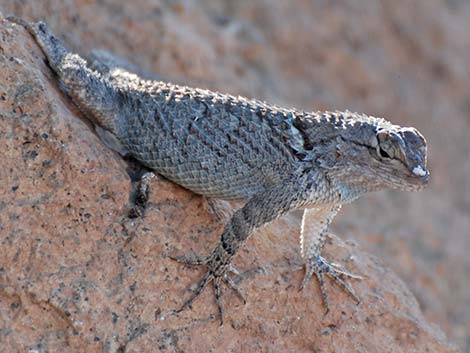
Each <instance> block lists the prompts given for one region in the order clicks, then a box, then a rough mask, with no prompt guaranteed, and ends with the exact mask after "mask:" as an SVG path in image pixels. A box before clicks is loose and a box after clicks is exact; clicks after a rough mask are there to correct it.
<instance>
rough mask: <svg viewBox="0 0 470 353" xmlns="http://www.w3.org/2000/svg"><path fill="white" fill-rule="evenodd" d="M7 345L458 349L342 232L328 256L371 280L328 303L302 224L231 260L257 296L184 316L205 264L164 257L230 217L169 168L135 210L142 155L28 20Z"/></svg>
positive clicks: (2, 101) (335, 293)
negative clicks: (301, 235)
mask: <svg viewBox="0 0 470 353" xmlns="http://www.w3.org/2000/svg"><path fill="white" fill-rule="evenodd" d="M0 67H2V70H1V71H0V82H1V84H0V119H1V120H0V124H1V127H2V128H1V133H0V141H1V142H0V145H1V146H3V153H2V156H3V159H2V168H1V169H0V181H1V184H0V209H1V212H0V232H1V236H0V312H1V319H0V346H1V347H2V350H3V351H5V352H7V351H8V352H16V351H29V352H34V351H37V352H46V351H47V352H56V351H66V352H68V351H74V352H75V351H86V352H95V351H96V352H98V351H106V352H124V351H125V352H142V351H175V352H187V351H191V352H210V351H213V352H226V351H232V352H252V351H256V352H258V351H259V352H293V351H295V352H384V351H388V352H411V351H412V352H455V351H456V348H455V347H453V346H452V345H451V344H449V343H448V342H447V340H446V338H445V335H444V334H443V333H442V332H441V331H440V329H439V328H438V327H437V326H435V325H432V324H430V323H428V322H427V321H426V320H425V319H424V317H423V314H422V312H421V310H420V308H419V305H418V303H417V301H416V299H415V298H414V296H413V295H412V294H411V292H410V291H409V290H408V289H407V288H406V286H405V285H404V283H403V282H402V281H401V280H400V279H399V278H398V277H397V276H396V275H395V274H394V273H393V272H392V271H390V270H389V269H387V268H386V267H384V266H383V265H382V264H381V263H380V261H379V260H377V258H375V257H373V256H371V255H368V254H366V253H364V252H363V251H361V250H360V249H359V248H358V247H356V246H353V245H351V244H346V243H344V242H342V241H341V240H339V239H338V238H337V237H335V236H333V237H332V242H331V244H330V245H328V246H327V249H326V256H327V257H328V258H330V259H333V260H335V261H336V262H338V263H341V264H343V265H344V266H346V267H347V268H348V269H349V270H350V271H351V272H353V273H357V274H360V275H362V276H364V279H363V280H362V281H354V282H353V283H352V285H353V287H354V288H355V290H356V292H357V295H358V296H359V297H360V298H361V300H362V302H361V303H360V304H359V305H357V304H356V303H355V302H354V301H353V300H352V298H350V297H349V296H348V295H347V294H345V293H343V291H341V290H340V289H339V288H337V287H335V286H330V287H329V288H330V291H329V293H330V302H331V304H330V305H331V311H330V312H329V313H328V314H327V315H324V308H323V306H322V303H321V299H320V296H319V292H318V286H317V284H316V283H315V282H314V281H312V283H311V284H309V286H308V288H307V289H306V290H304V291H302V292H300V291H299V290H298V286H299V284H300V282H301V279H302V275H303V272H302V271H301V266H300V260H299V253H298V232H299V225H298V219H297V217H296V216H295V215H290V216H286V217H283V218H282V219H281V220H279V221H276V222H274V223H272V224H270V225H269V226H267V227H265V228H263V229H262V230H259V231H257V232H256V234H255V235H254V236H253V237H252V238H251V239H250V240H249V241H248V243H247V244H246V246H245V247H244V248H243V250H242V251H240V253H239V255H238V256H237V257H236V260H235V265H236V266H237V267H238V268H240V269H242V275H241V277H242V278H243V281H242V282H241V283H240V287H241V289H242V290H243V291H244V292H245V293H246V296H247V298H248V302H247V303H246V305H243V304H241V303H240V301H239V300H238V298H237V297H236V295H234V293H231V292H230V291H229V290H225V293H226V295H225V296H224V299H223V301H224V307H225V310H226V321H225V324H224V326H223V327H219V321H218V318H217V317H216V315H215V313H216V307H215V303H214V296H213V293H212V291H211V290H210V289H209V290H206V291H205V292H204V294H203V295H202V296H201V297H200V298H199V299H198V300H197V301H196V302H195V303H194V305H193V308H192V310H185V311H183V312H181V313H179V314H178V313H175V312H174V310H175V309H177V308H179V306H180V305H181V304H182V303H183V301H184V299H185V298H187V297H188V296H189V294H190V292H189V288H190V287H191V285H192V284H194V282H195V281H196V280H198V279H199V278H200V277H201V275H202V271H201V270H200V269H193V268H190V267H186V266H182V265H180V264H177V263H175V262H174V261H172V260H171V259H170V258H169V257H168V255H169V254H174V253H176V252H185V253H187V252H190V251H194V252H195V253H197V254H207V253H208V252H209V251H210V250H211V249H212V248H213V246H214V244H215V242H216V241H217V239H218V235H219V234H220V231H221V229H222V227H223V224H222V222H220V221H218V220H217V217H216V216H214V215H210V214H208V213H207V212H206V207H205V202H206V201H205V200H204V199H203V198H202V197H200V196H197V195H194V194H192V193H190V192H188V191H186V190H184V189H182V188H180V187H178V186H176V185H174V184H172V183H170V182H168V181H165V180H163V179H158V178H157V179H154V180H153V181H152V184H151V194H150V201H149V206H148V208H147V211H146V214H145V217H141V218H135V219H131V218H129V217H128V211H129V209H130V208H131V207H132V201H131V199H132V198H131V196H130V195H131V194H132V187H133V184H132V181H131V178H130V176H132V175H133V174H134V173H135V167H134V166H133V165H132V163H129V162H126V161H124V160H123V159H122V158H121V157H120V156H118V155H117V154H115V153H114V152H112V151H110V150H109V149H107V148H106V147H105V146H104V145H103V144H102V143H101V142H100V141H99V139H98V138H97V137H96V135H95V134H94V133H93V131H92V129H91V126H90V125H89V124H88V123H87V121H86V119H85V118H84V117H83V116H82V114H81V113H80V112H79V111H78V110H77V109H76V108H75V107H74V106H73V104H71V103H70V101H69V100H68V99H67V97H65V96H64V94H62V93H61V91H60V90H59V88H58V86H57V83H56V80H55V78H54V76H53V74H52V73H51V71H50V70H49V69H48V67H47V66H46V65H45V64H44V58H43V56H42V53H41V52H40V50H39V49H38V47H37V46H36V45H35V43H34V41H33V40H32V38H31V37H30V36H29V35H28V34H27V33H26V32H25V30H23V29H22V28H21V27H19V26H16V25H13V24H11V23H9V22H7V21H5V20H3V19H1V20H0Z"/></svg>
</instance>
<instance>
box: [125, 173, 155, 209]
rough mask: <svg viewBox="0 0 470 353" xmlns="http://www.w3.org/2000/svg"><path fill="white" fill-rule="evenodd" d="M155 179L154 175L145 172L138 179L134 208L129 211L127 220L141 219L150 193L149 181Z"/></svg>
mask: <svg viewBox="0 0 470 353" xmlns="http://www.w3.org/2000/svg"><path fill="white" fill-rule="evenodd" d="M153 178H155V174H154V173H152V172H147V173H145V174H143V175H142V176H141V177H140V180H139V183H138V185H137V189H136V193H135V201H134V207H132V208H131V210H130V211H129V218H137V217H142V216H143V215H144V212H145V208H146V207H147V201H148V198H149V192H150V181H151V180H152V179H153Z"/></svg>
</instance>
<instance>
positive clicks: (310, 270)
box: [300, 205, 361, 313]
mask: <svg viewBox="0 0 470 353" xmlns="http://www.w3.org/2000/svg"><path fill="white" fill-rule="evenodd" d="M340 208H341V205H333V206H325V207H318V208H309V209H305V210H304V213H303V217H302V227H301V232H300V252H301V255H302V258H303V259H304V262H305V276H304V279H303V281H302V284H301V286H300V289H301V290H302V289H303V288H305V285H306V284H307V283H308V281H309V280H310V278H311V277H312V275H313V274H315V276H316V277H317V279H318V282H319V284H320V290H321V295H322V299H323V303H324V305H325V307H326V313H327V312H328V311H329V301H328V291H327V288H326V284H325V278H324V276H325V275H327V276H328V277H330V278H331V279H333V280H334V281H335V282H336V283H337V284H339V285H340V286H341V287H342V288H343V289H344V290H345V291H346V292H348V293H349V294H350V295H351V296H352V297H353V298H354V299H355V300H356V301H357V302H359V298H358V297H357V296H356V294H355V293H354V290H353V289H352V287H351V285H350V284H349V283H348V282H346V281H345V280H344V277H349V278H354V279H361V277H359V276H357V275H353V274H351V273H349V272H347V271H344V270H343V269H341V268H340V267H338V266H335V265H333V264H330V263H328V262H327V261H326V260H325V259H324V258H323V257H322V256H321V252H322V250H323V246H324V245H325V240H326V239H325V238H326V235H327V231H328V226H329V225H330V223H331V221H332V220H333V218H334V217H335V216H336V214H337V213H338V211H339V210H340Z"/></svg>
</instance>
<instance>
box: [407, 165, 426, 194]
mask: <svg viewBox="0 0 470 353" xmlns="http://www.w3.org/2000/svg"><path fill="white" fill-rule="evenodd" d="M429 175H430V173H429V170H428V169H427V168H426V167H425V166H421V165H418V166H415V167H413V168H411V170H410V175H409V177H408V178H407V179H408V180H407V181H408V183H407V184H408V185H406V186H405V189H406V190H410V191H420V190H422V189H424V188H425V187H426V186H427V185H428V184H429Z"/></svg>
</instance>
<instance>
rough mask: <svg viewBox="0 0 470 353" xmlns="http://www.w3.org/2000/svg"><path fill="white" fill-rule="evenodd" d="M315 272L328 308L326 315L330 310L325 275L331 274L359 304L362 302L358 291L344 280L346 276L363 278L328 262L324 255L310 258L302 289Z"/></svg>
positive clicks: (324, 302)
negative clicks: (357, 293)
mask: <svg viewBox="0 0 470 353" xmlns="http://www.w3.org/2000/svg"><path fill="white" fill-rule="evenodd" d="M313 274H315V276H316V277H317V279H318V282H319V284H320V291H321V296H322V300H323V304H324V305H325V309H326V311H325V315H326V314H327V313H328V312H329V310H330V308H329V300H328V290H327V288H326V283H325V275H327V276H329V277H330V278H331V279H333V280H334V282H336V283H337V284H339V286H340V287H341V288H343V290H344V291H346V292H347V293H348V294H349V295H350V296H351V297H352V298H353V299H354V300H355V301H356V302H357V304H359V303H360V302H361V300H360V299H359V298H358V297H357V295H356V293H355V292H354V289H353V288H352V286H351V285H350V284H349V283H348V282H347V281H345V280H344V277H347V278H353V279H362V277H361V276H358V275H355V274H352V273H349V272H347V271H345V270H344V269H342V268H341V267H340V266H338V265H335V264H330V263H328V262H327V261H326V260H325V259H324V258H323V257H321V256H316V257H314V258H311V259H309V260H308V261H307V263H306V271H305V276H304V279H303V281H302V284H301V285H300V290H303V289H304V288H305V286H306V285H307V283H308V281H309V280H310V278H311V277H312V275H313Z"/></svg>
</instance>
